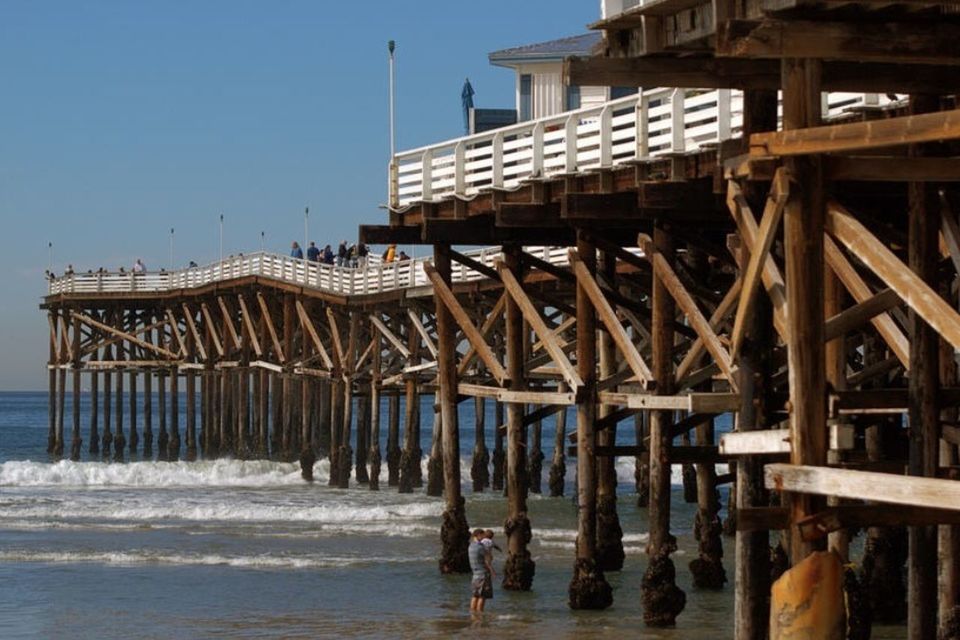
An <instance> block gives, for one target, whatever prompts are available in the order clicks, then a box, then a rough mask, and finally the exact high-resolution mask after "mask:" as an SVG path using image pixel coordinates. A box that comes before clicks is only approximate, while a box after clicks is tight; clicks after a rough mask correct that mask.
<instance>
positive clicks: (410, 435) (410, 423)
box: [399, 321, 423, 493]
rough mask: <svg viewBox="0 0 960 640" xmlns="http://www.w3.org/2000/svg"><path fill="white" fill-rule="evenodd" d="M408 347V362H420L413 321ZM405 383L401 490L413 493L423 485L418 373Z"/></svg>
mask: <svg viewBox="0 0 960 640" xmlns="http://www.w3.org/2000/svg"><path fill="white" fill-rule="evenodd" d="M407 349H408V350H409V351H410V357H409V358H408V359H407V364H408V365H409V366H415V365H417V364H419V356H418V354H419V352H420V334H418V333H417V330H416V328H415V327H414V326H413V322H412V321H411V322H410V323H409V324H408V325H407ZM404 384H405V389H406V398H405V404H406V406H405V407H404V409H405V416H404V418H405V420H404V434H403V435H404V437H403V452H402V453H401V454H400V483H399V492H400V493H411V492H412V491H413V489H414V487H420V486H422V485H423V478H422V477H421V476H422V472H421V469H420V459H421V457H423V451H422V450H421V449H420V393H419V389H418V385H417V377H416V374H415V373H411V374H407V376H406V379H405V380H404Z"/></svg>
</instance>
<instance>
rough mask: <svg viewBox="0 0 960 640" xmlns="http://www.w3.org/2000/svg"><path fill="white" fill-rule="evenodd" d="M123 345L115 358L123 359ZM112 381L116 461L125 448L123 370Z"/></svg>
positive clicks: (120, 458)
mask: <svg viewBox="0 0 960 640" xmlns="http://www.w3.org/2000/svg"><path fill="white" fill-rule="evenodd" d="M117 319H118V320H121V319H122V313H120V314H118V317H117ZM124 359H125V357H124V355H123V347H122V346H121V345H118V346H117V360H124ZM114 383H115V384H116V387H115V389H114V391H115V393H116V395H115V397H114V400H115V402H116V404H115V406H114V424H115V425H116V429H115V431H116V433H115V434H114V436H113V459H114V460H117V461H122V460H123V450H124V448H126V444H127V443H126V436H124V435H123V371H122V370H118V371H117V376H116V378H114Z"/></svg>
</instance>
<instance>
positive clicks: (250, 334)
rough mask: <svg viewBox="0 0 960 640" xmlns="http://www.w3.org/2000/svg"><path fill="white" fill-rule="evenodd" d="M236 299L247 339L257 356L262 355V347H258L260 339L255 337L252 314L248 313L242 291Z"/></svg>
mask: <svg viewBox="0 0 960 640" xmlns="http://www.w3.org/2000/svg"><path fill="white" fill-rule="evenodd" d="M237 301H238V302H239V303H240V315H241V317H242V320H243V326H244V327H245V328H246V331H247V340H249V341H250V346H251V347H253V352H254V353H255V354H256V355H257V357H258V358H259V357H260V356H262V355H263V349H262V348H261V347H260V339H259V338H257V330H256V328H254V326H253V316H251V315H250V309H248V308H247V302H246V300H244V299H243V294H242V293H238V294H237Z"/></svg>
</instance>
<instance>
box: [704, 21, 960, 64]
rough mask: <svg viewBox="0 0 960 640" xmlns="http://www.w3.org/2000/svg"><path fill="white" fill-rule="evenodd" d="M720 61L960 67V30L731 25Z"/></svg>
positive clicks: (932, 24)
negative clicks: (791, 60) (784, 60)
mask: <svg viewBox="0 0 960 640" xmlns="http://www.w3.org/2000/svg"><path fill="white" fill-rule="evenodd" d="M716 51H717V55H719V56H724V57H734V58H811V59H828V60H851V61H857V62H891V63H900V64H904V63H906V64H940V65H958V64H960V27H958V25H956V24H953V23H949V22H946V21H938V20H931V21H924V22H872V21H863V20H859V21H855V22H828V21H823V20H820V21H816V22H813V21H804V20H789V21H786V20H773V19H766V20H762V21H751V20H728V21H727V22H725V23H724V24H722V25H720V26H719V29H718V30H717V48H716Z"/></svg>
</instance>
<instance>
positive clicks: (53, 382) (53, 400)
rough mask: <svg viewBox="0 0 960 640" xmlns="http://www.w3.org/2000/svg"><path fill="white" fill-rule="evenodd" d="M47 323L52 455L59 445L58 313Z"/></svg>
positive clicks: (48, 403)
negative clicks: (48, 333) (48, 334)
mask: <svg viewBox="0 0 960 640" xmlns="http://www.w3.org/2000/svg"><path fill="white" fill-rule="evenodd" d="M47 321H48V322H49V324H50V359H49V360H47V388H48V393H47V416H48V418H49V423H50V424H49V428H48V430H47V453H49V454H52V453H53V450H54V448H55V447H56V445H57V370H58V368H59V365H60V355H59V353H60V346H59V342H60V338H59V336H58V334H57V312H56V311H49V312H48V313H47Z"/></svg>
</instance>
